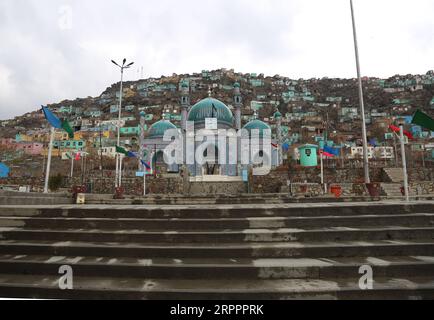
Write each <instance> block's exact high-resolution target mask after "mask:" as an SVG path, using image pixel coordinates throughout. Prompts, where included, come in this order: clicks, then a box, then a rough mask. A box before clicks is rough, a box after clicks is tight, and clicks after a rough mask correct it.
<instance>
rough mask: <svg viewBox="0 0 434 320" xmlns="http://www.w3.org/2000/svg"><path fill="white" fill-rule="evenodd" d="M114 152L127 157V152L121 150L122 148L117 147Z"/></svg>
mask: <svg viewBox="0 0 434 320" xmlns="http://www.w3.org/2000/svg"><path fill="white" fill-rule="evenodd" d="M116 152H117V153H122V154H124V155H128V151H127V150H125V149H124V148H122V147H119V146H116Z"/></svg>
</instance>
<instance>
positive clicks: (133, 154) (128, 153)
mask: <svg viewBox="0 0 434 320" xmlns="http://www.w3.org/2000/svg"><path fill="white" fill-rule="evenodd" d="M127 157H128V158H136V157H137V156H136V154H135V153H133V152H131V151H128V152H127Z"/></svg>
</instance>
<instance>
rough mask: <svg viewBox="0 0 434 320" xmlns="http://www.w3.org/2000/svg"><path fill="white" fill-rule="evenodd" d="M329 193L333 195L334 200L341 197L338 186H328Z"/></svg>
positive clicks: (340, 188)
mask: <svg viewBox="0 0 434 320" xmlns="http://www.w3.org/2000/svg"><path fill="white" fill-rule="evenodd" d="M330 192H331V193H332V194H334V195H335V197H336V198H340V197H341V195H342V187H341V186H340V185H332V186H330Z"/></svg>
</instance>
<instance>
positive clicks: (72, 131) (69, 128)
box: [62, 120, 74, 139]
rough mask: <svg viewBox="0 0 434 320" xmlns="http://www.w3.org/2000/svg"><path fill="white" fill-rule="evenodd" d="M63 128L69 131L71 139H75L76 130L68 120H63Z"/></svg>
mask: <svg viewBox="0 0 434 320" xmlns="http://www.w3.org/2000/svg"><path fill="white" fill-rule="evenodd" d="M62 129H63V130H65V131H66V132H67V133H68V136H69V139H74V130H73V129H72V128H71V126H70V125H69V122H68V121H67V120H63V121H62Z"/></svg>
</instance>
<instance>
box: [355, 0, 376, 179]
mask: <svg viewBox="0 0 434 320" xmlns="http://www.w3.org/2000/svg"><path fill="white" fill-rule="evenodd" d="M350 6H351V18H352V22H353V36H354V51H355V54H356V66H357V78H358V82H359V101H360V112H361V113H362V135H363V137H362V139H363V163H364V171H365V183H371V179H370V177H369V158H368V138H367V135H366V119H365V105H364V101H363V86H362V76H361V72H360V61H359V48H358V44H357V31H356V21H355V17H354V7H353V0H350Z"/></svg>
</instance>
